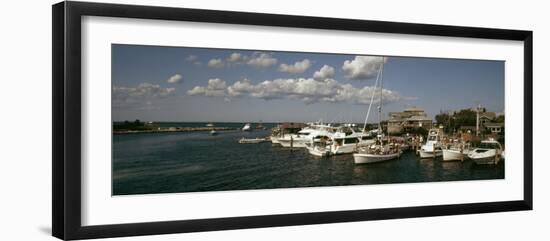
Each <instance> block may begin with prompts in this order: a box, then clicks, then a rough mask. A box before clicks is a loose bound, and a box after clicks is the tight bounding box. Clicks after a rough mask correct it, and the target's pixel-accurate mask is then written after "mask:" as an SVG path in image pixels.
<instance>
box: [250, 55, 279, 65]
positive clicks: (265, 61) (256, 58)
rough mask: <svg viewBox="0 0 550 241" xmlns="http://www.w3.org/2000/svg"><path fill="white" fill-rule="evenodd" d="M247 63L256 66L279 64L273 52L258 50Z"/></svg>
mask: <svg viewBox="0 0 550 241" xmlns="http://www.w3.org/2000/svg"><path fill="white" fill-rule="evenodd" d="M247 64H249V65H252V66H255V67H262V68H266V67H271V66H273V65H276V64H277V59H276V58H273V56H271V54H267V53H261V52H256V53H254V54H253V55H252V56H251V57H250V60H248V62H247Z"/></svg>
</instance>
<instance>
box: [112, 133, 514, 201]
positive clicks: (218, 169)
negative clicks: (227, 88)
mask: <svg viewBox="0 0 550 241" xmlns="http://www.w3.org/2000/svg"><path fill="white" fill-rule="evenodd" d="M231 125H235V126H236V127H241V126H242V124H226V125H222V124H219V123H218V124H216V126H231ZM172 126H176V125H173V124H172ZM180 126H190V125H189V124H181V125H180ZM196 126H204V123H200V124H196ZM264 126H268V127H269V126H270V125H269V124H264ZM269 133H270V131H268V130H262V131H253V132H250V133H248V132H246V133H245V132H241V131H228V132H221V133H220V134H219V135H217V136H211V135H209V133H207V132H196V133H154V134H128V135H113V173H112V181H113V182H112V184H113V195H124V194H149V193H176V192H198V191H222V190H245V189H269V188H293V187H313V186H339V185H365V184H388V183H411V182H434V181H459V180H482V179H502V178H504V163H503V162H501V163H499V165H497V166H478V165H475V164H474V163H473V162H472V161H465V162H460V161H458V162H442V161H441V160H439V159H436V160H432V159H422V160H421V159H419V158H418V157H417V156H415V155H414V153H413V152H412V151H410V152H405V153H404V154H403V155H402V156H401V158H400V159H396V160H391V161H387V162H382V163H375V164H367V165H355V164H354V163H353V157H352V156H351V155H342V156H333V157H328V158H314V157H312V156H310V155H309V154H308V153H307V150H306V149H294V150H293V151H290V150H289V149H286V148H282V147H280V146H276V145H272V144H271V143H270V142H265V143H261V144H239V143H237V140H238V139H240V138H241V137H247V138H254V137H265V136H268V135H269Z"/></svg>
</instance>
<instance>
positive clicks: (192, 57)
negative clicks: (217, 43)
mask: <svg viewBox="0 0 550 241" xmlns="http://www.w3.org/2000/svg"><path fill="white" fill-rule="evenodd" d="M185 61H188V62H192V63H193V64H195V65H201V62H200V61H199V57H197V56H196V55H189V56H187V58H185Z"/></svg>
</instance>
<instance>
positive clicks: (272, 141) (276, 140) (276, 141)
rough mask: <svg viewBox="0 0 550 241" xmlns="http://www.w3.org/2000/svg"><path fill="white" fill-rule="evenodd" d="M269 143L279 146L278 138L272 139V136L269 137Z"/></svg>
mask: <svg viewBox="0 0 550 241" xmlns="http://www.w3.org/2000/svg"><path fill="white" fill-rule="evenodd" d="M271 143H273V144H280V143H279V137H274V136H272V137H271Z"/></svg>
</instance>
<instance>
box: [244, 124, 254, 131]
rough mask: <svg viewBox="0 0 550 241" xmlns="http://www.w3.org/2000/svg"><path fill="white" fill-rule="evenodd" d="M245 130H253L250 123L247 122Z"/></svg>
mask: <svg viewBox="0 0 550 241" xmlns="http://www.w3.org/2000/svg"><path fill="white" fill-rule="evenodd" d="M242 130H243V131H252V128H250V123H246V124H245V125H244V126H243V128H242Z"/></svg>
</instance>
